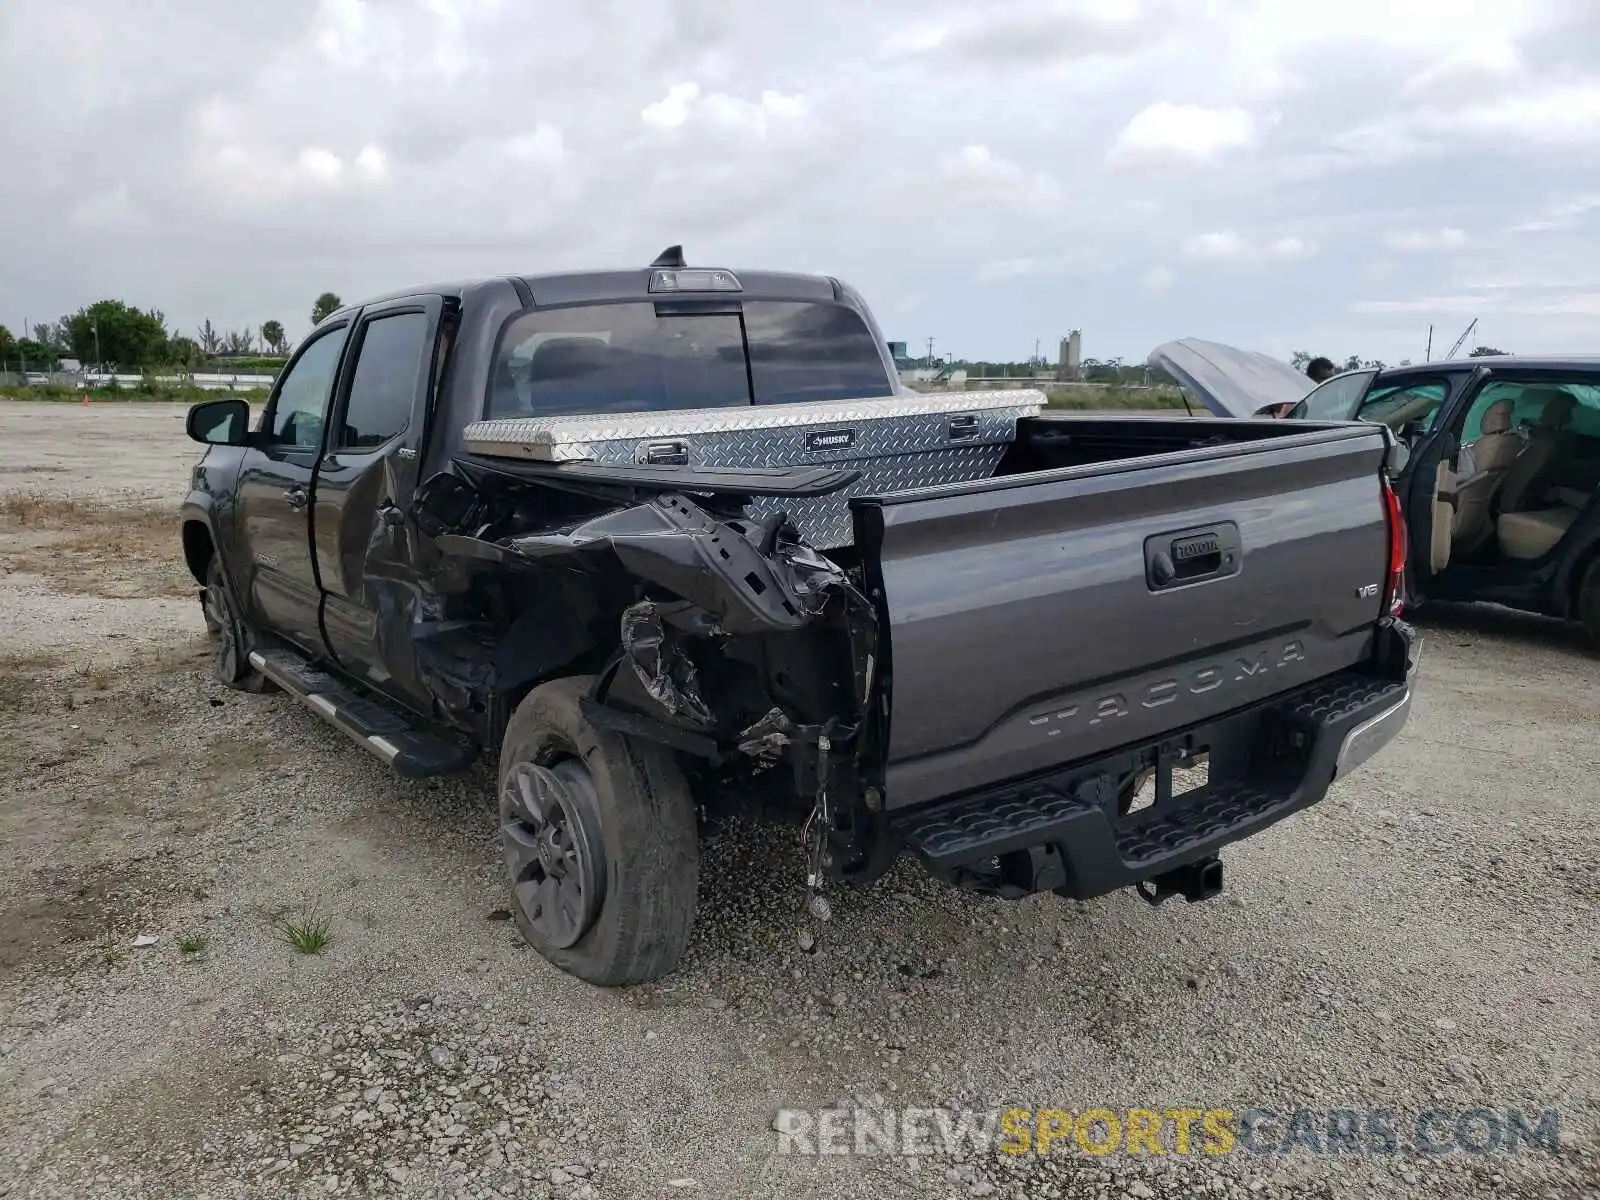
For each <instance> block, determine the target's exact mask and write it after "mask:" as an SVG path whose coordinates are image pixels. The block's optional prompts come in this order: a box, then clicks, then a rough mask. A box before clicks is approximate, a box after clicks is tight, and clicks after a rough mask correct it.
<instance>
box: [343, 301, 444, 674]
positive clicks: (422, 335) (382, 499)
mask: <svg viewBox="0 0 1600 1200" xmlns="http://www.w3.org/2000/svg"><path fill="white" fill-rule="evenodd" d="M442 312H443V301H442V300H441V299H440V298H439V297H438V296H424V297H415V298H411V299H406V300H400V301H393V302H388V303H385V304H382V305H377V306H374V307H371V308H368V309H365V310H364V311H363V312H362V314H361V319H360V322H359V323H358V324H357V326H356V328H355V330H354V332H353V334H352V337H351V350H350V354H349V355H348V356H347V358H348V362H347V365H346V368H345V370H344V372H343V373H342V377H343V382H342V384H341V387H340V390H339V397H338V401H337V403H336V404H335V405H334V409H333V417H332V420H331V421H330V422H329V433H328V437H327V444H326V449H325V450H324V452H323V455H322V459H321V462H320V464H319V465H318V467H317V474H316V490H315V505H314V516H313V521H312V526H313V533H314V542H315V547H316V566H317V574H318V578H319V579H320V582H321V585H322V590H323V600H322V604H323V609H322V625H323V631H324V633H325V634H326V637H327V642H328V646H329V648H330V649H331V650H332V651H333V653H334V656H335V658H337V660H338V662H339V664H340V666H342V667H343V668H344V669H345V670H346V671H348V672H350V673H351V674H352V675H355V676H357V677H358V678H361V679H363V680H365V681H366V682H368V683H371V684H373V685H375V686H378V687H381V688H383V689H384V690H386V691H389V692H391V693H393V694H395V695H396V696H397V698H401V699H410V700H413V701H419V702H425V697H424V696H423V695H422V694H421V691H420V688H419V687H418V686H417V684H416V682H415V671H414V669H413V660H414V651H413V640H412V620H413V617H414V607H415V606H414V603H413V598H414V596H415V588H414V586H413V584H414V580H415V563H416V556H415V545H414V542H415V538H416V532H415V530H414V529H413V528H412V526H411V524H410V522H409V521H408V519H407V518H406V515H405V510H406V507H407V506H408V505H409V503H410V501H411V496H412V493H413V491H414V490H415V489H416V486H417V479H418V471H419V469H420V461H421V450H422V445H423V436H424V431H425V429H426V427H427V421H428V412H427V406H428V402H429V398H430V396H431V394H432V391H433V387H432V385H433V380H434V373H435V365H436V355H435V346H436V343H437V342H438V337H439V327H440V317H441V314H442Z"/></svg>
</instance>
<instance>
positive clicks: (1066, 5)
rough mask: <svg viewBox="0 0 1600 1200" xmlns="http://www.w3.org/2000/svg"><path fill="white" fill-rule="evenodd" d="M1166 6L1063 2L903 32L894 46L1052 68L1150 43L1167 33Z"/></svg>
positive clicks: (961, 59) (963, 59) (1116, 0)
mask: <svg viewBox="0 0 1600 1200" xmlns="http://www.w3.org/2000/svg"><path fill="white" fill-rule="evenodd" d="M1161 13H1162V6H1160V5H1155V4H1150V3H1141V2H1139V0H1057V2H1055V3H1033V4H1029V3H1021V4H1012V5H1010V6H1008V7H1004V8H999V9H991V10H989V11H987V12H985V13H983V14H982V15H981V16H970V17H965V18H962V19H959V20H956V21H953V22H950V23H948V24H931V25H925V26H920V27H914V28H913V29H911V30H909V31H904V32H899V33H897V34H896V35H894V37H893V38H892V40H891V45H893V46H895V47H897V48H899V49H903V50H906V51H909V52H912V53H919V54H924V55H934V56H937V57H939V58H941V59H944V60H946V61H949V62H952V63H954V64H956V65H959V66H962V67H964V68H966V69H968V70H984V69H987V68H990V67H994V66H999V67H1004V68H1006V69H1008V70H1018V69H1024V70H1025V69H1027V68H1030V67H1039V66H1051V65H1056V64H1060V63H1063V62H1074V61H1082V60H1084V59H1090V58H1096V57H1100V56H1105V55H1113V56H1116V55H1126V54H1130V53H1133V52H1134V51H1136V50H1139V49H1141V48H1145V47H1148V46H1149V45H1150V44H1151V43H1152V42H1153V41H1155V40H1156V39H1158V38H1160V36H1161V34H1162V23H1161V20H1160V18H1161Z"/></svg>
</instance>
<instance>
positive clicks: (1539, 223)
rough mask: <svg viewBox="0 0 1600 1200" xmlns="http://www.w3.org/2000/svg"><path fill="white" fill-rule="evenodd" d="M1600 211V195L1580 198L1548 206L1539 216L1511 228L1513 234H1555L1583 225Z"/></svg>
mask: <svg viewBox="0 0 1600 1200" xmlns="http://www.w3.org/2000/svg"><path fill="white" fill-rule="evenodd" d="M1596 211H1600V194H1597V195H1592V196H1580V197H1578V198H1577V199H1574V200H1562V201H1559V202H1557V203H1555V204H1551V205H1548V206H1547V207H1546V208H1545V209H1544V210H1543V211H1541V212H1540V213H1539V214H1538V215H1536V216H1532V217H1529V218H1528V219H1526V220H1524V221H1519V222H1517V223H1516V224H1515V225H1513V226H1512V227H1511V232H1512V233H1554V232H1557V231H1559V230H1563V229H1572V228H1575V227H1576V226H1578V225H1579V224H1581V223H1582V221H1583V218H1584V217H1586V216H1588V214H1590V213H1592V212H1596Z"/></svg>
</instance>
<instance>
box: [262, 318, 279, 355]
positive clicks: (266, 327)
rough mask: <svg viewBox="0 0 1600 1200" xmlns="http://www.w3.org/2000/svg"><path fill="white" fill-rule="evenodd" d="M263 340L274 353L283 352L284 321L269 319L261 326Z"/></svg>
mask: <svg viewBox="0 0 1600 1200" xmlns="http://www.w3.org/2000/svg"><path fill="white" fill-rule="evenodd" d="M261 340H262V341H263V342H265V343H266V344H267V346H268V347H269V348H270V349H271V350H272V352H273V353H274V354H282V353H283V322H281V321H267V322H265V323H264V324H263V325H262V326H261Z"/></svg>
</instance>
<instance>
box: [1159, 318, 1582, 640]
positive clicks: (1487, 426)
mask: <svg viewBox="0 0 1600 1200" xmlns="http://www.w3.org/2000/svg"><path fill="white" fill-rule="evenodd" d="M1196 346H1205V347H1208V348H1207V349H1206V350H1205V351H1204V353H1203V354H1202V353H1201V352H1199V351H1196V350H1195V349H1194V347H1196ZM1209 346H1210V344H1208V343H1193V342H1183V343H1169V344H1168V345H1167V346H1166V347H1163V348H1161V350H1159V351H1157V352H1156V354H1153V355H1152V362H1155V361H1157V358H1158V356H1159V358H1160V359H1161V360H1162V362H1163V363H1164V364H1170V363H1173V362H1176V363H1178V369H1179V371H1180V372H1181V374H1182V375H1183V376H1184V378H1183V382H1184V385H1185V387H1186V388H1188V389H1189V390H1190V391H1191V392H1192V394H1195V395H1196V396H1197V397H1198V398H1200V399H1201V401H1202V403H1205V404H1206V405H1208V406H1209V407H1212V408H1213V410H1214V411H1221V410H1227V411H1231V412H1233V413H1234V415H1241V416H1242V415H1254V413H1255V412H1256V411H1257V410H1256V409H1255V408H1254V405H1255V402H1256V401H1262V402H1264V403H1268V404H1277V403H1279V402H1281V400H1282V399H1283V398H1284V397H1285V396H1287V394H1288V392H1289V391H1291V390H1292V389H1293V387H1294V386H1295V383H1294V380H1293V379H1292V378H1291V377H1290V375H1289V373H1290V372H1293V368H1292V367H1289V366H1288V364H1287V363H1280V364H1278V365H1279V366H1280V367H1282V369H1283V370H1282V371H1281V372H1278V373H1277V375H1276V376H1275V386H1276V387H1277V388H1278V389H1279V390H1277V391H1273V392H1270V393H1269V392H1267V391H1264V390H1261V386H1260V379H1261V375H1258V374H1257V373H1255V372H1254V371H1244V370H1236V369H1230V368H1231V367H1232V365H1233V362H1234V361H1235V360H1233V359H1230V358H1229V357H1228V356H1227V355H1225V354H1219V353H1216V352H1214V351H1213V350H1212V349H1210V348H1209ZM1222 349H1223V350H1226V349H1227V348H1226V347H1223V348H1222ZM1232 353H1233V354H1236V355H1239V356H1240V358H1239V360H1238V361H1250V360H1253V359H1255V358H1261V357H1265V356H1252V355H1249V354H1248V352H1244V351H1234V352H1232ZM1197 362H1204V363H1205V364H1208V365H1212V366H1214V367H1215V368H1216V370H1215V373H1214V374H1209V375H1208V374H1207V373H1206V369H1205V366H1196V365H1195V364H1196V363H1197ZM1266 373H1268V374H1270V371H1268V372H1266ZM1307 385H1308V386H1307V390H1306V394H1304V395H1303V396H1302V397H1301V398H1300V399H1299V400H1298V401H1296V402H1295V403H1294V404H1293V405H1292V406H1290V407H1289V408H1288V410H1287V412H1286V413H1285V416H1286V417H1287V418H1288V419H1289V420H1302V421H1313V422H1326V421H1345V420H1361V421H1371V422H1376V423H1378V424H1381V425H1383V426H1385V427H1387V428H1388V429H1390V430H1392V431H1393V432H1394V433H1395V435H1396V436H1397V437H1399V438H1400V439H1401V440H1402V441H1403V442H1404V443H1405V445H1406V446H1407V448H1408V463H1407V465H1406V466H1405V468H1404V470H1403V471H1402V472H1401V473H1400V475H1399V477H1398V480H1397V483H1396V488H1397V490H1398V491H1399V493H1400V495H1401V497H1402V498H1403V500H1404V503H1405V508H1406V518H1407V521H1408V524H1409V526H1410V538H1411V545H1412V555H1411V563H1410V571H1409V572H1408V575H1407V582H1408V585H1409V588H1410V592H1409V596H1408V603H1410V604H1412V605H1416V604H1420V603H1422V602H1423V601H1424V600H1428V599H1435V600H1456V601H1473V600H1477V601H1493V602H1495V603H1498V604H1503V605H1506V606H1508V607H1511V608H1517V609H1522V610H1524V611H1527V612H1535V613H1543V614H1547V615H1550V616H1555V617H1562V618H1566V619H1568V620H1574V621H1579V622H1581V623H1582V624H1583V625H1584V626H1585V627H1586V628H1587V630H1588V632H1589V634H1590V636H1591V637H1592V638H1593V640H1594V641H1595V643H1596V645H1597V646H1600V357H1592V356H1590V357H1584V356H1567V357H1550V358H1531V357H1518V356H1512V355H1501V356H1495V357H1484V358H1467V359H1451V360H1448V361H1445V362H1434V363H1422V364H1413V365H1410V366H1405V367H1387V368H1384V369H1381V370H1377V369H1373V370H1360V371H1349V372H1346V373H1344V374H1342V375H1336V376H1334V377H1333V378H1332V379H1330V380H1328V381H1327V382H1325V383H1323V384H1321V385H1320V386H1318V387H1316V388H1314V389H1313V388H1310V387H1309V381H1307ZM1246 410H1248V411H1246Z"/></svg>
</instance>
